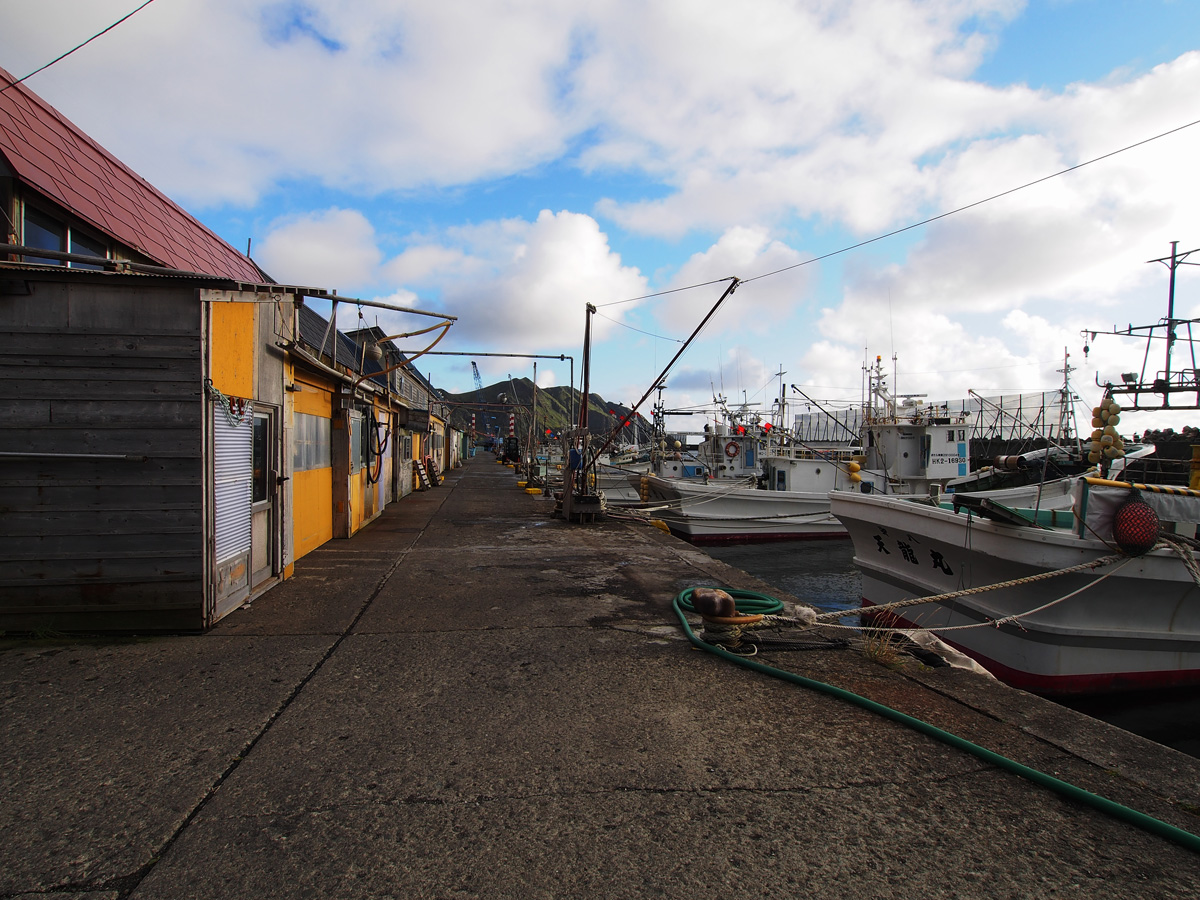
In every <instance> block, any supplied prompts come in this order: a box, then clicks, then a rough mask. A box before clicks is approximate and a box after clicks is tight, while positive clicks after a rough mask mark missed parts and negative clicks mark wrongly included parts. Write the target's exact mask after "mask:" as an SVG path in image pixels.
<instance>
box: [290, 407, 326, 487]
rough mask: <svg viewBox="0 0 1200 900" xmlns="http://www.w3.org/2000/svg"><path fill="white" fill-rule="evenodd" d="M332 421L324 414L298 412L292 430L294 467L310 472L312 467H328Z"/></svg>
mask: <svg viewBox="0 0 1200 900" xmlns="http://www.w3.org/2000/svg"><path fill="white" fill-rule="evenodd" d="M331 428H332V423H331V422H330V420H329V419H326V418H324V417H323V416H310V415H308V414H307V413H296V415H295V427H294V428H293V430H292V469H293V470H294V471H296V472H308V471H310V470H312V469H328V468H329V467H330V466H331V465H333V463H331V462H330V447H331V445H332V441H331V439H330V438H331Z"/></svg>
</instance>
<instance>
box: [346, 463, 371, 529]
mask: <svg viewBox="0 0 1200 900" xmlns="http://www.w3.org/2000/svg"><path fill="white" fill-rule="evenodd" d="M366 480H367V473H366V471H365V470H363V471H360V472H359V473H358V474H357V475H351V476H350V533H351V534H354V532H356V531H358V529H360V528H362V523H363V484H364V482H366Z"/></svg>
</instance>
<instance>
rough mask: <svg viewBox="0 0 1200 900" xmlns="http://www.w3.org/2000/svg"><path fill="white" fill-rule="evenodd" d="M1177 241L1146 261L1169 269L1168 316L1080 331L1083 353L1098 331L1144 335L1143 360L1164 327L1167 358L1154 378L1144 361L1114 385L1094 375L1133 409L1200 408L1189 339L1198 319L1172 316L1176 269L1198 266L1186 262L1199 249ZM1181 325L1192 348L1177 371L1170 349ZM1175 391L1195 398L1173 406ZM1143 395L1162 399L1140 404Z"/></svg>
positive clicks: (1199, 378) (1199, 373) (1199, 376)
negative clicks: (1150, 322)
mask: <svg viewBox="0 0 1200 900" xmlns="http://www.w3.org/2000/svg"><path fill="white" fill-rule="evenodd" d="M1178 245H1179V242H1178V241H1171V255H1170V256H1164V257H1162V258H1161V259H1151V260H1148V262H1152V263H1162V264H1163V265H1165V266H1167V267H1168V268H1169V269H1170V272H1171V275H1170V281H1169V282H1168V286H1167V317H1166V318H1165V319H1160V320H1159V321H1158V322H1157V323H1156V324H1154V325H1137V326H1135V325H1129V326H1127V327H1126V328H1124V329H1117V327H1116V326H1113V330H1112V331H1100V330H1092V329H1088V330H1086V331H1084V332H1083V337H1084V348H1083V353H1084V356H1086V355H1087V354H1088V351H1089V350H1090V349H1091V347H1089V346H1088V345H1087V342H1088V339H1089V337H1090V339H1091V340H1093V341H1094V340H1095V339H1096V335H1098V334H1112V335H1122V336H1125V337H1130V336H1133V335H1137V334H1139V333H1140V334H1144V335H1145V336H1146V360H1148V359H1149V356H1150V347H1151V345H1152V344H1153V342H1154V340H1155V339H1156V338H1158V339H1162V338H1163V337H1164V336H1163V335H1159V334H1156V333H1155V332H1156V331H1157V329H1160V328H1165V329H1166V335H1165V339H1166V343H1167V349H1166V358H1165V359H1164V368H1163V369H1162V370H1161V371H1159V372H1158V373H1157V375H1156V376H1155V377H1153V378H1147V375H1146V366H1147V362H1146V360H1143V362H1142V371H1141V372H1140V373H1138V372H1122V373H1121V384H1114V383H1113V382H1111V381H1108V382H1103V383H1102V382H1101V381H1100V376H1099V374H1097V376H1096V386H1097V387H1101V388H1104V390H1105V392H1106V393H1107V394H1125V395H1128V396H1130V397H1132V399H1133V404H1132V406H1128V405H1127V406H1126V408H1128V409H1135V410H1138V409H1140V410H1151V409H1200V371H1198V370H1197V366H1196V349H1195V343H1194V341H1193V338H1192V324H1193V323H1197V322H1200V319H1177V318H1175V270H1176V269H1178V268H1179V267H1180V266H1200V262H1189V261H1188V257H1189V256H1191V255H1192V254H1193V253H1197V252H1200V249H1197V250H1188V251H1186V252H1184V253H1180V252H1179V248H1178ZM1181 326H1182V327H1184V328H1186V329H1187V337H1186V338H1185V339H1186V340H1187V342H1188V344H1189V346H1190V347H1191V348H1192V367H1191V368H1190V369H1188V368H1185V369H1181V370H1179V371H1178V372H1172V371H1171V350H1172V348H1173V347H1174V345H1175V342H1176V341H1177V340H1179V332H1178V330H1177V329H1178V328H1180V327H1181ZM1175 393H1194V394H1195V399H1194V400H1193V401H1192V402H1191V403H1190V404H1186V405H1184V406H1179V405H1172V403H1171V395H1172V394H1175ZM1146 394H1159V395H1161V396H1162V401H1161V402H1159V403H1157V404H1154V405H1147V404H1143V403H1142V397H1143V395H1146Z"/></svg>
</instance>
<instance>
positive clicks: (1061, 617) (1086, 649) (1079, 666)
mask: <svg viewBox="0 0 1200 900" xmlns="http://www.w3.org/2000/svg"><path fill="white" fill-rule="evenodd" d="M1134 490H1138V491H1139V492H1140V493H1141V500H1142V501H1144V502H1145V504H1147V505H1148V507H1149V508H1150V509H1153V510H1154V512H1155V514H1156V516H1157V518H1158V520H1159V522H1160V523H1161V525H1160V527H1161V528H1162V534H1161V537H1165V538H1167V539H1172V538H1174V543H1172V544H1167V545H1164V546H1161V547H1160V548H1159V549H1155V550H1152V551H1151V552H1148V553H1145V554H1144V555H1142V556H1135V555H1129V554H1128V553H1125V552H1122V551H1120V550H1119V549H1117V547H1118V546H1119V544H1118V541H1120V543H1127V541H1126V540H1124V539H1122V537H1121V536H1120V535H1119V534H1118V535H1114V522H1115V520H1116V515H1115V514H1116V511H1117V509H1118V508H1119V506H1120V504H1122V503H1124V502H1125V501H1126V500H1127V499H1128V498H1129V497H1130V496H1131V494H1132V491H1134ZM958 500H959V503H958V505H957V506H952V507H951V508H949V509H947V508H945V507H944V506H942V505H937V506H934V505H930V504H929V503H928V502H921V501H919V500H915V499H913V498H904V497H889V496H883V495H872V496H866V495H862V494H854V493H848V492H847V493H839V494H834V495H833V498H832V501H831V502H832V510H833V513H834V515H835V516H837V517H838V519H840V520H841V522H842V523H843V524H844V525H845V526H846V528H847V529H848V530H849V532H850V537H851V539H852V540H853V541H854V560H855V563H856V565H857V566H858V568H859V570H860V571H861V572H862V595H863V607H864V610H865V615H866V618H868V619H869V620H872V621H874V622H876V623H877V624H891V625H897V626H899V627H905V628H920V629H926V630H928V631H931V632H933V633H934V634H935V635H937V636H938V637H939V638H941V639H942V640H943V641H945V642H947V643H948V644H950V645H952V646H954V647H956V648H958V649H959V650H961V651H962V652H964V653H966V654H968V655H969V656H971V657H973V658H974V659H976V660H977V661H978V662H979V663H980V664H981V665H983V666H984V667H985V668H986V669H988V670H989V671H990V672H991V673H992V674H993V675H995V676H996V677H997V678H1000V679H1001V680H1003V681H1006V682H1008V683H1009V684H1012V685H1014V686H1016V687H1020V688H1023V689H1026V690H1030V691H1036V692H1038V693H1043V694H1079V693H1102V692H1109V691H1117V690H1131V689H1147V688H1166V687H1180V686H1185V685H1194V684H1200V587H1198V586H1197V582H1196V574H1197V572H1198V570H1197V568H1196V565H1195V563H1194V562H1192V561H1191V557H1192V549H1191V546H1190V543H1191V542H1189V540H1188V538H1189V537H1191V538H1193V542H1194V535H1195V528H1196V526H1195V523H1196V522H1197V521H1198V520H1200V493H1197V492H1194V491H1189V490H1186V489H1183V488H1169V487H1157V486H1146V485H1137V486H1136V487H1134V486H1131V485H1128V484H1122V483H1118V482H1110V481H1105V480H1100V479H1091V478H1083V479H1079V480H1078V481H1077V482H1076V484H1075V488H1074V492H1073V501H1074V505H1073V510H1074V511H1072V510H1041V511H1039V512H1036V513H1035V512H1034V511H1033V510H1029V509H1024V510H1022V509H1011V508H1009V507H1006V506H1004V505H1003V504H1000V503H998V502H996V501H995V500H994V499H989V498H988V497H987V495H986V494H985V495H973V496H964V497H960V498H958ZM1151 543H1154V541H1153V539H1151ZM1114 551H1115V552H1114ZM1052 573H1061V574H1057V575H1052ZM1047 576H1051V577H1047ZM925 597H932V598H934V599H932V600H930V601H928V602H920V601H921V599H922V598H925ZM893 604H907V605H900V606H893ZM876 607H884V608H886V610H887V611H886V613H883V614H877V615H874V616H872V615H871V613H870V610H871V608H876Z"/></svg>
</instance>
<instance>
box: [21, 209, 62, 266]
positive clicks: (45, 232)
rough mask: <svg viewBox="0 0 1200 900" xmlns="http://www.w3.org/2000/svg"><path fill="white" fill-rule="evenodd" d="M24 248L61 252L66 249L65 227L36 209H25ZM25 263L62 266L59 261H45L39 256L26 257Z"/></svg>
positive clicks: (45, 259)
mask: <svg viewBox="0 0 1200 900" xmlns="http://www.w3.org/2000/svg"><path fill="white" fill-rule="evenodd" d="M24 240H25V246H26V247H37V248H38V249H39V250H58V251H60V252H61V251H63V250H66V248H67V226H66V225H64V224H63V223H62V222H58V221H56V220H54V219H52V218H50V217H49V216H47V215H44V214H43V213H40V212H38V211H37V210H36V209H30V208H29V207H26V208H25V238H24ZM25 261H26V262H31V263H48V264H49V265H52V266H61V265H64V263H63V261H62V260H61V259H47V258H45V257H41V256H26V257H25Z"/></svg>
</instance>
